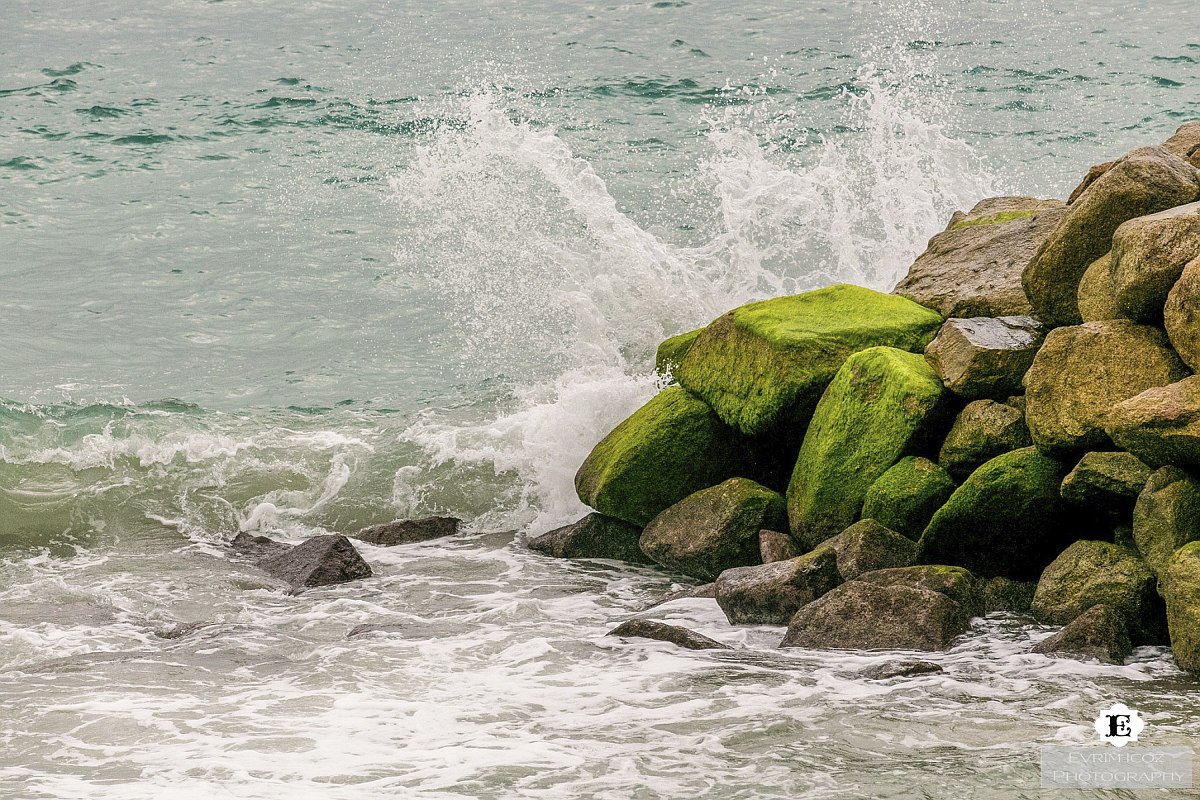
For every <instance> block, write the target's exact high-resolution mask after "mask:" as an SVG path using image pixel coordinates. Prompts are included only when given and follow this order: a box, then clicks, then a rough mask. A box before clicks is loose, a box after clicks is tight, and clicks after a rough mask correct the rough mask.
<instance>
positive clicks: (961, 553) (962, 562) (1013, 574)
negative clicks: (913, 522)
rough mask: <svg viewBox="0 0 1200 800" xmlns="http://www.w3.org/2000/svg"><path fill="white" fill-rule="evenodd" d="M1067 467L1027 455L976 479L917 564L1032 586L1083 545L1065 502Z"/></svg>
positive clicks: (921, 547)
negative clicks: (1061, 556) (1071, 546)
mask: <svg viewBox="0 0 1200 800" xmlns="http://www.w3.org/2000/svg"><path fill="white" fill-rule="evenodd" d="M1064 471H1065V470H1064V469H1063V466H1062V465H1061V464H1059V463H1058V462H1057V461H1055V460H1053V459H1051V458H1048V457H1047V456H1045V455H1043V454H1041V453H1040V452H1038V451H1037V449H1036V448H1033V447H1025V448H1022V449H1020V450H1014V451H1013V452H1011V453H1005V454H1004V455H1002V456H997V457H996V458H993V459H992V460H991V461H988V462H987V463H986V464H984V465H983V466H981V467H980V468H979V469H977V470H975V471H974V472H973V473H971V476H970V477H969V478H967V480H966V481H965V482H963V485H962V486H959V487H958V488H957V489H955V490H954V494H952V495H950V499H949V500H947V501H946V505H944V506H942V507H941V508H940V509H938V511H937V513H936V514H934V515H933V519H932V520H931V521H930V522H929V527H927V528H926V529H925V532H924V533H923V534H922V535H921V540H920V542H918V546H917V560H918V562H919V563H922V564H953V565H956V566H962V567H966V568H967V569H969V570H971V571H972V572H974V573H975V574H976V575H980V576H982V577H985V578H992V577H995V576H997V575H999V576H1003V577H1006V578H1013V579H1015V580H1031V579H1034V578H1036V577H1037V576H1038V575H1040V574H1041V572H1042V570H1043V569H1044V568H1045V566H1046V565H1047V564H1049V563H1050V561H1051V560H1053V558H1054V556H1056V555H1057V554H1058V553H1059V552H1061V551H1062V549H1063V548H1064V547H1066V546H1067V544H1068V543H1070V542H1071V541H1073V540H1074V539H1076V538H1078V537H1077V536H1076V535H1075V525H1074V524H1073V523H1074V520H1072V519H1070V518H1069V517H1068V516H1067V515H1066V514H1064V506H1063V503H1062V500H1061V498H1060V497H1059V494H1058V490H1059V485H1060V484H1061V483H1062V479H1063V473H1064Z"/></svg>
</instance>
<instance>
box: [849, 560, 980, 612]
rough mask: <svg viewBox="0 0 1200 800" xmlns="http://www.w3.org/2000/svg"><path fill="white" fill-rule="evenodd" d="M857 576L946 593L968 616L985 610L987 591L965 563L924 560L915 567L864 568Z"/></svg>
mask: <svg viewBox="0 0 1200 800" xmlns="http://www.w3.org/2000/svg"><path fill="white" fill-rule="evenodd" d="M855 580H858V581H863V582H864V583H873V584H875V585H876V586H912V587H914V588H917V589H928V590H929V591H931V592H937V593H938V594H944V595H946V597H949V598H950V599H951V600H953V601H954V602H956V603H958V604H959V605H960V606H962V608H963V611H964V612H966V614H967V616H968V617H981V616H983V614H984V613H985V612H984V602H983V594H982V593H981V591H980V588H979V581H978V580H976V578H975V576H974V575H972V574H971V573H970V572H969V571H967V570H965V569H963V568H962V567H947V566H945V565H942V564H922V565H919V566H915V567H894V568H891V569H877V570H874V571H872V572H864V573H863V574H862V575H859V576H858V577H857V578H855Z"/></svg>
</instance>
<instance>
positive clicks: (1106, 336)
mask: <svg viewBox="0 0 1200 800" xmlns="http://www.w3.org/2000/svg"><path fill="white" fill-rule="evenodd" d="M1185 375H1187V368H1186V367H1185V366H1184V365H1183V362H1182V361H1180V360H1179V357H1178V356H1177V355H1175V351H1174V350H1172V349H1171V347H1170V344H1169V343H1168V342H1167V338H1166V336H1164V335H1163V332H1162V331H1161V330H1159V329H1158V328H1152V327H1150V326H1147V325H1137V324H1135V323H1133V322H1129V321H1128V320H1116V319H1114V320H1108V321H1106V322H1086V323H1084V324H1083V325H1077V326H1074V327H1070V328H1058V329H1056V330H1053V331H1051V332H1050V334H1049V335H1048V336H1047V337H1046V343H1045V344H1044V345H1042V349H1041V350H1039V351H1038V354H1037V357H1036V358H1034V360H1033V366H1032V367H1031V368H1030V369H1029V372H1028V373H1027V374H1026V375H1025V388H1026V394H1025V398H1026V405H1025V421H1026V423H1027V424H1028V425H1029V433H1030V434H1031V435H1032V436H1033V443H1034V444H1036V445H1037V446H1038V448H1039V449H1041V450H1043V451H1044V452H1046V453H1049V454H1050V455H1054V456H1067V455H1070V454H1071V453H1073V452H1077V451H1079V450H1084V449H1100V448H1104V447H1105V446H1106V445H1107V444H1108V442H1109V438H1108V434H1107V433H1106V432H1105V427H1104V426H1105V423H1106V421H1107V419H1108V415H1109V412H1110V411H1112V410H1113V407H1114V406H1116V405H1117V404H1118V403H1120V402H1121V401H1123V400H1128V399H1129V398H1131V397H1134V396H1135V395H1137V394H1139V393H1140V392H1143V391H1145V390H1146V389H1150V388H1153V387H1156V386H1165V385H1167V384H1169V383H1172V382H1174V381H1177V380H1179V379H1180V378H1182V377H1184V376H1185Z"/></svg>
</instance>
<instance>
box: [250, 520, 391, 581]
mask: <svg viewBox="0 0 1200 800" xmlns="http://www.w3.org/2000/svg"><path fill="white" fill-rule="evenodd" d="M231 547H232V548H233V549H234V551H235V552H237V553H239V554H240V555H243V556H245V557H246V558H249V559H250V560H251V561H252V562H254V565H255V566H256V567H258V568H259V569H261V570H262V571H263V572H265V573H267V574H268V575H270V576H271V577H272V578H277V579H278V580H281V581H283V582H284V583H286V584H288V585H289V586H291V587H292V588H293V589H311V588H313V587H316V586H328V585H331V584H335V583H345V582H347V581H354V580H359V579H361V578H369V577H371V567H370V566H369V565H368V564H367V562H366V561H364V560H363V558H362V556H360V555H359V554H358V550H356V549H355V548H354V545H353V544H351V543H350V540H349V539H347V538H346V537H345V536H341V535H338V534H329V535H325V536H314V537H313V538H311V539H309V540H308V541H306V542H303V543H302V544H298V545H295V546H294V547H293V546H292V545H288V544H284V543H283V542H276V541H274V540H272V539H268V538H267V537H265V536H252V535H250V534H248V533H245V532H244V531H243V532H241V533H239V534H238V535H237V536H236V537H235V538H234V540H233V542H231Z"/></svg>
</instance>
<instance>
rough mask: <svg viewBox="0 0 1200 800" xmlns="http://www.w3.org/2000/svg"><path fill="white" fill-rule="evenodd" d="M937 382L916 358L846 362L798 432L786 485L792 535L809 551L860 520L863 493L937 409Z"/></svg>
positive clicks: (876, 355) (924, 430)
mask: <svg viewBox="0 0 1200 800" xmlns="http://www.w3.org/2000/svg"><path fill="white" fill-rule="evenodd" d="M942 395H943V389H942V382H941V380H939V379H938V377H937V375H936V374H934V372H933V370H932V369H930V367H929V365H928V364H927V363H925V359H924V358H922V357H921V356H920V355H917V354H915V353H907V352H904V351H903V350H897V349H895V348H892V347H873V348H870V349H868V350H863V351H861V352H858V353H855V354H854V355H852V356H851V357H850V358H848V359H846V362H845V364H843V365H842V368H841V369H839V370H838V372H837V375H836V376H835V377H834V379H833V382H832V383H830V384H829V388H828V389H826V391H825V394H824V395H823V396H822V397H821V402H820V403H819V404H818V405H817V409H816V412H815V413H814V414H813V418H812V424H811V425H809V428H808V431H807V432H806V433H805V435H804V442H803V444H802V445H801V446H800V454H799V456H797V458H796V466H795V469H794V470H793V471H792V480H791V482H790V483H789V484H788V491H787V497H788V519H789V521H790V522H791V530H792V535H793V536H794V537H796V539H797V540H798V541H799V542H800V543H801V544H802V545H803V546H805V547H806V548H808V549H810V550H811V549H812V548H814V547H816V546H817V545H818V544H820V543H821V542H823V541H824V540H826V539H828V538H829V537H831V536H833V535H835V534H837V533H839V532H841V531H842V530H845V528H846V527H847V526H849V525H850V524H851V523H852V522H854V521H855V520H856V519H858V517H859V512H861V511H862V505H863V500H864V499H865V497H866V494H867V490H868V489H869V488H871V484H873V483H874V482H875V481H876V480H878V479H879V477H880V476H881V475H883V473H884V472H886V471H887V470H888V468H889V467H891V466H892V465H893V464H895V463H896V462H897V461H898V460H899V459H900V458H901V457H902V456H904V455H906V454H907V453H908V451H910V450H912V449H914V448H916V447H917V446H918V445H919V444H921V442H922V439H923V437H924V436H926V435H927V434H928V433H929V431H930V429H931V428H932V427H933V426H934V424H935V423H936V422H937V421H938V419H939V412H940V411H942V408H943V407H942Z"/></svg>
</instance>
